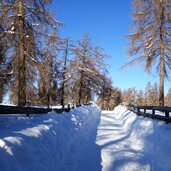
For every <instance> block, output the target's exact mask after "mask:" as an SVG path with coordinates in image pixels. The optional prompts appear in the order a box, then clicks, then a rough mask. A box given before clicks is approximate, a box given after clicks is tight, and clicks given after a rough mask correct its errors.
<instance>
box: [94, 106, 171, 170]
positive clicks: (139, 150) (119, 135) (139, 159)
mask: <svg viewBox="0 0 171 171" xmlns="http://www.w3.org/2000/svg"><path fill="white" fill-rule="evenodd" d="M170 135H171V124H166V123H165V122H163V121H157V120H153V119H150V118H143V117H141V116H137V115H136V114H134V113H133V112H130V111H128V110H127V108H126V107H124V106H118V107H116V108H115V110H114V111H110V112H108V111H103V112H102V116H101V121H100V124H99V127H98V135H97V144H98V145H99V146H100V148H101V156H102V170H103V171H114V170H115V171H137V170H138V171H151V170H154V171H170V170H171V145H170V144H171V136H170Z"/></svg>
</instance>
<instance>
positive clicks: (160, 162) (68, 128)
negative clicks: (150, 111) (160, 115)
mask: <svg viewBox="0 0 171 171" xmlns="http://www.w3.org/2000/svg"><path fill="white" fill-rule="evenodd" d="M39 170H40V171H101V170H102V171H171V124H166V123H165V122H162V121H157V120H152V119H149V118H143V117H140V116H137V115H136V114H134V113H132V112H130V111H128V110H127V109H126V108H125V107H124V106H118V107H116V108H115V110H114V111H111V112H109V111H102V113H101V115H100V109H99V108H98V107H97V106H96V105H92V106H83V107H79V108H76V109H73V110H71V111H70V112H69V113H63V114H56V113H55V112H50V113H49V114H47V115H32V116H31V117H29V118H26V117H23V116H21V115H9V116H2V115H1V116H0V171H39Z"/></svg>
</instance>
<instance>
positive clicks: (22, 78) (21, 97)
mask: <svg viewBox="0 0 171 171" xmlns="http://www.w3.org/2000/svg"><path fill="white" fill-rule="evenodd" d="M17 15H18V51H17V52H18V54H17V55H18V106H25V105H26V74H25V70H26V69H25V55H24V9H23V2H22V0H18V14H17Z"/></svg>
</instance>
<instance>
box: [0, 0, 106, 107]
mask: <svg viewBox="0 0 171 171" xmlns="http://www.w3.org/2000/svg"><path fill="white" fill-rule="evenodd" d="M50 4H51V0H36V1H35V0H29V1H25V0H0V103H2V102H3V99H4V98H6V97H7V95H8V97H9V101H10V103H12V104H15V105H18V106H26V105H46V106H48V107H49V106H51V105H57V104H61V105H62V106H64V105H65V104H68V103H72V104H80V103H87V102H89V101H91V100H92V99H93V98H94V96H95V94H96V95H99V94H102V92H103V88H104V80H108V79H109V78H108V71H107V69H106V68H107V67H106V63H105V59H106V58H107V57H108V56H107V55H105V54H104V52H103V49H102V48H101V47H100V46H97V45H94V43H93V39H92V38H91V37H90V36H89V35H88V34H85V35H83V37H82V38H81V39H80V40H78V41H73V40H72V39H71V38H62V37H60V36H59V34H58V32H59V29H60V27H62V24H61V23H60V22H59V21H57V20H56V19H55V18H54V17H53V15H52V14H51V13H50V12H49V10H48V8H49V5H50Z"/></svg>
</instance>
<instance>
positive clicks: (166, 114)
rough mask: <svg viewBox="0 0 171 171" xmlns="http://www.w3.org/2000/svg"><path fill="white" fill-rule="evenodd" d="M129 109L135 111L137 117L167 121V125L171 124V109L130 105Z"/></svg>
mask: <svg viewBox="0 0 171 171" xmlns="http://www.w3.org/2000/svg"><path fill="white" fill-rule="evenodd" d="M127 107H128V109H129V110H131V111H133V112H134V113H136V114H137V115H141V116H144V117H150V118H153V119H158V120H162V121H165V122H166V123H171V116H170V112H171V107H167V106H165V107H161V106H135V105H128V106H127Z"/></svg>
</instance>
